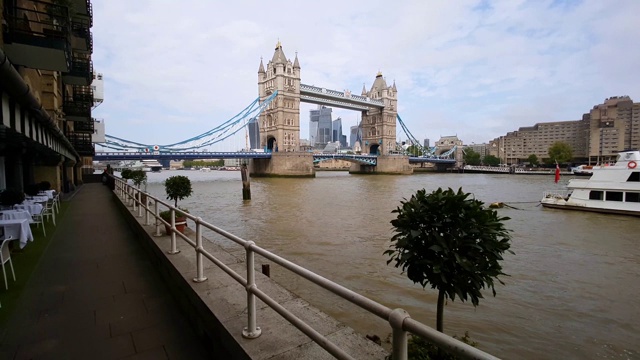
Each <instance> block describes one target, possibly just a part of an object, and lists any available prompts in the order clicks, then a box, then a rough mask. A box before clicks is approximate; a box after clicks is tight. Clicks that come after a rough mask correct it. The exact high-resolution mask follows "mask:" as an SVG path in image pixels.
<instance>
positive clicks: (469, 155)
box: [464, 147, 481, 165]
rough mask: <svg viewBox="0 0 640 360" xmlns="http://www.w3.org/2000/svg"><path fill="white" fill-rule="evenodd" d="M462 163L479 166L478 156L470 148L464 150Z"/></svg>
mask: <svg viewBox="0 0 640 360" xmlns="http://www.w3.org/2000/svg"><path fill="white" fill-rule="evenodd" d="M464 163H465V164H467V165H480V163H481V160H480V154H479V153H477V152H475V150H473V149H472V148H470V147H468V148H465V149H464Z"/></svg>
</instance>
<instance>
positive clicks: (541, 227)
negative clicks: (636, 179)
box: [148, 171, 640, 359]
mask: <svg viewBox="0 0 640 360" xmlns="http://www.w3.org/2000/svg"><path fill="white" fill-rule="evenodd" d="M172 175H187V176H189V178H190V179H191V180H192V182H193V188H194V194H193V196H191V197H189V198H187V199H184V200H182V201H180V202H179V205H180V206H183V207H186V208H188V209H189V211H190V212H191V214H194V215H198V216H201V217H202V218H203V219H204V220H206V221H208V222H210V223H212V224H214V225H217V226H219V227H221V228H223V229H225V230H227V231H229V232H231V233H233V234H236V235H238V236H240V237H242V238H244V239H246V240H253V241H255V242H256V243H257V244H258V245H259V246H261V247H263V248H265V249H267V250H270V251H272V252H275V253H276V254H279V255H281V256H283V257H285V258H287V259H288V260H291V261H293V262H295V263H298V264H300V265H302V266H304V267H306V268H308V269H310V270H312V271H314V272H316V273H317V274H319V275H321V276H324V277H326V278H328V279H330V280H333V281H335V282H337V283H339V284H341V285H344V286H346V287H348V288H350V289H352V290H354V291H356V292H359V293H361V294H362V295H365V296H367V297H370V298H372V299H374V300H376V301H378V302H380V303H382V304H384V305H386V306H388V307H390V308H398V307H399V308H403V309H405V310H407V311H408V312H409V314H410V315H411V317H412V318H415V319H417V320H419V321H421V322H423V323H425V324H427V325H430V326H433V327H435V311H436V300H437V292H436V291H435V290H432V289H430V288H429V287H427V289H423V288H422V287H421V286H420V285H418V284H413V283H412V282H411V281H410V280H408V279H407V278H406V277H405V275H403V274H401V272H400V270H399V269H397V268H395V267H393V266H392V265H387V264H386V261H387V259H388V258H387V257H386V256H385V255H383V252H384V251H385V250H386V249H387V248H388V246H389V239H390V237H391V236H392V229H391V224H390V223H389V222H390V221H391V219H393V217H394V216H393V214H392V213H391V211H392V210H393V209H395V208H396V207H397V206H398V205H399V204H400V201H401V200H402V199H403V198H408V197H410V196H411V195H412V194H413V193H415V191H416V190H418V189H422V188H425V189H427V190H435V189H437V188H438V187H443V188H446V187H451V188H453V189H456V190H457V189H458V188H459V187H462V189H463V190H464V191H466V192H470V193H473V195H474V196H475V198H477V199H479V200H482V201H483V202H485V203H491V202H498V201H500V202H505V203H507V204H509V205H511V206H513V207H516V208H517V209H511V208H502V209H498V211H499V213H500V215H503V216H508V217H510V218H511V220H509V221H507V222H506V225H507V228H509V229H511V230H512V231H513V232H512V236H513V239H512V247H511V249H512V250H513V251H514V252H515V255H511V254H507V255H505V260H504V262H503V269H504V271H505V272H506V273H507V274H509V275H510V276H508V277H503V278H502V280H503V281H504V282H505V283H506V285H505V286H502V285H499V284H497V285H496V292H497V295H496V297H493V296H492V294H491V292H490V291H485V292H484V293H483V294H484V296H485V298H484V299H481V300H480V304H479V306H478V307H474V306H473V305H472V304H471V303H470V302H468V303H461V302H459V301H455V302H451V301H449V302H448V304H447V305H446V306H445V313H444V328H445V329H444V330H445V332H446V333H448V334H450V335H454V334H457V335H463V334H464V332H465V331H469V333H470V336H471V339H472V340H474V341H476V342H478V343H479V345H478V347H479V348H480V349H482V350H484V351H487V352H489V353H491V354H493V355H495V356H497V357H500V358H504V359H599V358H604V359H612V358H613V359H640V304H639V299H640V246H639V244H640V221H639V220H638V218H634V217H625V216H618V215H604V214H595V213H586V212H574V211H563V210H553V209H543V208H542V207H540V206H537V204H538V201H539V200H540V198H541V196H542V192H543V191H544V190H552V189H555V188H562V186H563V185H564V184H566V181H568V178H563V179H562V180H561V181H560V183H559V184H554V182H553V176H536V175H506V174H505V175H489V174H416V175H412V176H382V175H381V176H372V175H369V176H366V175H349V174H348V173H346V172H318V173H317V176H316V178H314V179H282V178H273V179H263V178H254V179H252V180H251V192H252V200H251V201H248V202H243V200H242V192H241V190H242V189H241V188H242V184H241V181H240V173H239V172H237V171H211V172H200V171H163V172H161V173H149V185H148V191H149V192H150V193H152V194H154V195H157V196H161V197H164V187H163V186H162V184H161V182H162V180H164V179H165V178H167V177H169V176H172ZM205 236H206V237H207V238H209V239H212V241H214V242H216V243H218V244H220V245H222V246H224V247H225V248H227V249H228V250H229V251H231V252H233V253H235V254H236V255H237V256H239V257H242V256H243V254H244V250H243V249H242V248H240V247H239V246H237V245H235V244H234V243H232V242H230V241H229V240H226V239H223V238H221V237H220V236H217V235H215V234H213V233H205ZM262 263H268V262H267V261H265V260H264V259H256V265H257V266H258V267H259V266H260V264H262ZM271 277H272V278H273V279H274V280H276V281H278V282H279V283H280V284H281V285H283V286H284V287H286V288H288V289H289V290H291V291H293V292H294V293H296V294H298V295H299V296H301V297H302V298H304V299H305V300H307V301H309V302H310V303H312V304H313V305H315V306H317V307H319V308H321V309H322V310H324V311H325V312H327V313H329V314H330V315H332V316H334V317H335V318H337V319H338V320H340V321H342V322H344V323H345V324H347V325H348V326H351V327H352V328H354V329H356V330H357V331H359V332H361V333H365V334H377V335H378V336H380V337H381V338H383V339H385V338H386V337H387V336H388V334H389V333H390V328H389V326H388V324H387V323H386V322H385V321H382V320H380V319H378V318H377V317H375V316H374V315H369V314H368V313H366V312H364V311H362V310H360V309H359V308H357V307H356V306H355V305H352V304H351V303H349V302H347V301H344V300H342V299H340V298H338V297H336V296H334V295H333V294H331V293H329V292H327V291H325V290H323V289H320V288H319V287H317V286H315V285H313V284H311V283H309V282H308V281H307V280H304V279H302V278H299V277H296V276H294V275H292V274H290V273H289V272H288V271H287V270H285V269H282V268H280V267H277V266H274V265H273V264H272V265H271ZM258 286H259V284H258ZM258 321H259V319H258Z"/></svg>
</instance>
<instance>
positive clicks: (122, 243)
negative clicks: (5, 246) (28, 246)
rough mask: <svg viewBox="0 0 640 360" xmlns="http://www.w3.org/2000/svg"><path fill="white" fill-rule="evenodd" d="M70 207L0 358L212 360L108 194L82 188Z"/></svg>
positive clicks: (1, 339)
mask: <svg viewBox="0 0 640 360" xmlns="http://www.w3.org/2000/svg"><path fill="white" fill-rule="evenodd" d="M70 202H71V203H70V206H69V209H68V211H67V213H66V215H65V216H64V217H63V218H58V219H56V220H57V227H56V230H55V233H54V235H53V238H52V239H51V243H50V245H49V246H48V248H47V249H46V251H45V253H44V254H43V257H42V258H41V261H40V263H39V264H38V266H37V268H36V269H35V271H34V273H33V275H32V278H31V280H30V281H29V283H28V284H27V286H26V288H25V291H24V293H23V295H22V297H21V299H20V303H19V305H18V306H17V308H16V309H15V313H14V314H13V315H12V317H11V318H10V319H9V322H8V326H7V329H3V330H2V333H0V349H1V350H0V358H3V359H4V358H6V359H120V358H125V359H207V358H215V355H212V354H208V353H207V350H206V347H205V346H204V344H202V343H201V342H200V341H199V340H198V339H199V338H198V337H197V336H196V333H195V332H194V330H193V329H192V328H191V327H190V325H189V323H188V322H187V321H186V319H185V317H184V316H183V315H182V313H181V312H180V310H179V308H178V306H177V304H176V303H175V302H174V300H173V298H172V297H171V296H170V295H169V294H170V293H169V291H168V289H167V285H166V284H165V283H164V282H163V280H162V278H161V277H160V276H159V275H158V274H157V273H156V269H154V267H153V266H152V263H151V262H150V261H149V258H148V254H147V253H146V252H145V251H144V250H143V249H142V247H141V246H140V245H139V242H138V239H136V238H135V235H134V232H133V231H132V230H131V228H130V227H129V225H128V224H127V222H126V221H125V219H124V218H123V215H122V213H121V211H120V210H119V209H118V207H117V205H116V204H115V202H114V199H113V195H112V193H111V192H110V191H109V189H108V188H107V187H106V186H103V185H102V184H85V185H83V186H82V187H80V188H79V190H78V192H77V193H76V194H75V196H74V197H73V198H72V199H71V200H70ZM14 261H19V258H16V259H15V260H14ZM16 275H17V276H20V274H16Z"/></svg>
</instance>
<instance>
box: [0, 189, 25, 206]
mask: <svg viewBox="0 0 640 360" xmlns="http://www.w3.org/2000/svg"><path fill="white" fill-rule="evenodd" d="M23 201H24V193H23V192H22V191H20V190H18V189H12V188H10V189H6V190H4V191H2V192H0V204H2V205H4V206H8V207H12V206H13V205H16V204H20V203H21V202H23Z"/></svg>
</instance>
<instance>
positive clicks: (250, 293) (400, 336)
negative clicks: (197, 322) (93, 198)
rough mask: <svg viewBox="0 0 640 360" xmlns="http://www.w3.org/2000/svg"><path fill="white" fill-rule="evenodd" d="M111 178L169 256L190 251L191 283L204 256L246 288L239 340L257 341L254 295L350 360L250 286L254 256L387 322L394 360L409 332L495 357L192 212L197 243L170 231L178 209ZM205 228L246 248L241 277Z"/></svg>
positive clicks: (200, 276)
mask: <svg viewBox="0 0 640 360" xmlns="http://www.w3.org/2000/svg"><path fill="white" fill-rule="evenodd" d="M114 179H115V192H116V194H118V195H119V197H120V198H121V199H123V202H124V203H125V204H127V205H131V206H133V209H134V211H135V210H137V211H138V217H143V214H142V213H143V212H144V218H145V224H146V225H149V215H152V216H153V217H154V218H155V226H156V233H155V234H154V236H160V224H164V225H167V226H169V227H170V232H171V234H170V235H171V249H170V250H168V251H167V252H168V253H169V254H177V253H178V252H179V251H178V250H177V243H176V242H177V237H176V235H177V236H178V237H180V238H181V239H182V240H184V241H185V242H186V243H187V244H189V245H190V246H191V247H193V249H194V251H195V255H196V267H197V269H196V270H197V271H196V277H195V278H194V279H193V281H194V282H202V281H206V280H207V277H206V276H205V275H204V266H203V263H202V259H203V258H206V259H208V260H210V261H211V262H212V263H213V264H215V265H216V266H218V267H219V268H220V269H221V270H222V271H224V272H225V273H227V274H228V275H229V276H230V277H231V278H233V279H234V280H235V281H237V282H238V283H239V284H241V285H242V286H244V287H245V289H246V291H247V318H248V319H247V327H245V328H244V329H243V330H242V336H243V337H245V338H248V339H253V338H257V337H259V336H260V334H261V330H260V327H258V326H257V319H256V314H257V312H256V301H255V297H258V298H259V299H260V300H262V301H263V302H264V303H265V304H267V305H268V306H269V307H270V308H272V309H273V310H274V311H276V312H277V313H278V314H280V315H281V316H282V317H283V318H284V319H285V320H287V321H288V322H289V323H290V324H291V325H293V326H295V327H296V328H297V329H299V330H300V331H302V332H303V333H304V334H305V335H307V336H308V337H309V338H310V339H311V340H313V341H314V342H315V343H316V344H318V345H319V346H321V347H322V348H323V349H325V350H326V351H327V352H328V353H330V354H331V355H332V356H334V357H336V358H338V359H353V357H352V356H350V355H349V354H348V353H346V352H345V351H344V350H343V349H341V348H339V347H338V346H337V345H336V344H334V343H332V342H331V341H329V340H328V339H327V338H326V337H325V336H324V335H322V334H320V333H319V332H317V331H316V330H315V329H313V328H312V327H311V326H310V325H309V324H307V323H306V322H304V320H302V319H300V318H298V317H297V316H295V315H294V314H293V313H291V312H290V311H289V310H287V309H286V308H284V307H283V306H282V305H280V304H279V303H278V302H277V301H276V300H274V299H273V298H271V297H270V296H269V295H267V294H266V293H264V292H262V291H261V290H260V289H259V288H258V287H257V285H256V283H255V266H254V256H255V254H259V255H261V256H263V257H264V258H266V259H269V260H271V261H273V262H274V263H276V264H278V265H280V266H282V267H283V268H285V269H287V270H289V271H291V272H292V273H294V274H296V275H298V276H300V277H303V278H305V279H307V280H309V281H311V282H312V283H314V284H316V285H318V286H320V287H322V288H324V289H326V290H328V291H330V292H332V293H334V294H336V295H338V296H339V297H341V298H342V299H344V300H347V301H349V302H351V303H353V304H355V305H356V306H358V307H360V308H361V309H364V310H366V311H367V312H369V313H372V314H374V315H376V316H378V317H380V318H382V319H384V320H386V321H387V322H389V325H390V326H391V328H392V340H393V343H392V347H393V349H392V355H393V359H396V360H407V339H408V336H407V332H410V333H412V334H414V335H416V336H419V337H421V338H423V339H425V340H427V341H429V342H431V343H433V344H434V345H436V346H437V347H439V348H440V349H443V350H444V351H447V352H450V353H452V354H455V355H457V356H460V357H461V358H463V359H487V360H495V359H498V358H497V357H495V356H493V355H491V354H488V353H486V352H484V351H482V350H479V349H477V348H475V347H473V346H471V345H468V344H465V343H463V342H462V341H460V340H457V339H455V338H453V337H451V336H449V335H446V334H444V333H441V332H439V331H436V330H435V329H433V328H431V327H429V326H427V325H425V324H422V323H420V322H418V321H416V320H413V319H412V318H411V317H410V316H409V314H408V313H407V312H406V311H404V310H403V309H391V308H389V307H387V306H385V305H382V304H380V303H378V302H376V301H374V300H371V299H369V298H367V297H365V296H363V295H361V294H358V293H356V292H355V291H353V290H350V289H348V288H346V287H344V286H342V285H340V284H337V283H335V282H333V281H331V280H329V279H327V278H325V277H322V276H320V275H318V274H316V273H314V272H312V271H310V270H308V269H305V268H304V267H302V266H300V265H298V264H296V263H293V262H291V261H289V260H287V259H285V258H283V257H281V256H279V255H276V254H274V253H272V252H270V251H268V250H266V249H263V248H261V247H260V246H258V245H256V244H255V243H254V242H253V241H248V240H245V239H242V238H240V237H238V236H236V235H234V234H231V233H230V232H228V231H226V230H223V229H221V228H219V227H217V226H215V225H213V224H210V223H208V222H206V221H203V220H202V218H200V217H196V216H194V215H192V214H188V213H186V214H185V216H186V217H187V218H188V219H190V220H192V221H194V222H195V224H196V240H195V241H194V240H192V239H191V238H189V237H188V236H186V235H184V234H182V233H180V232H178V231H177V229H176V227H175V221H176V219H175V213H176V211H178V210H179V209H177V208H176V207H174V206H172V205H171V204H168V203H166V202H164V201H162V200H160V199H158V198H156V197H154V196H152V195H150V194H148V193H144V192H142V191H141V190H140V189H138V188H135V187H133V186H131V185H130V184H128V183H127V182H126V181H123V180H122V179H120V178H117V177H114ZM142 194H144V195H145V196H146V197H147V200H146V201H144V202H142V201H140V199H141V197H142ZM149 200H152V201H153V209H152V208H151V206H150V205H149ZM158 205H162V206H164V207H166V208H167V209H169V210H170V211H171V220H170V221H164V220H163V219H162V218H161V217H160V216H159V214H160V212H159V207H158ZM203 227H204V228H206V229H209V230H211V231H213V232H215V233H217V234H219V235H221V236H224V237H225V238H227V239H229V240H231V241H233V242H235V243H236V244H239V245H241V246H242V247H244V248H245V255H246V271H247V272H246V276H245V277H242V275H240V274H238V273H237V272H235V271H234V270H233V269H231V268H230V267H229V266H227V265H226V264H224V263H223V262H222V261H220V260H219V259H217V258H216V257H215V256H214V255H212V254H211V253H209V252H208V251H207V250H205V249H204V248H203V246H202V228H203Z"/></svg>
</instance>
